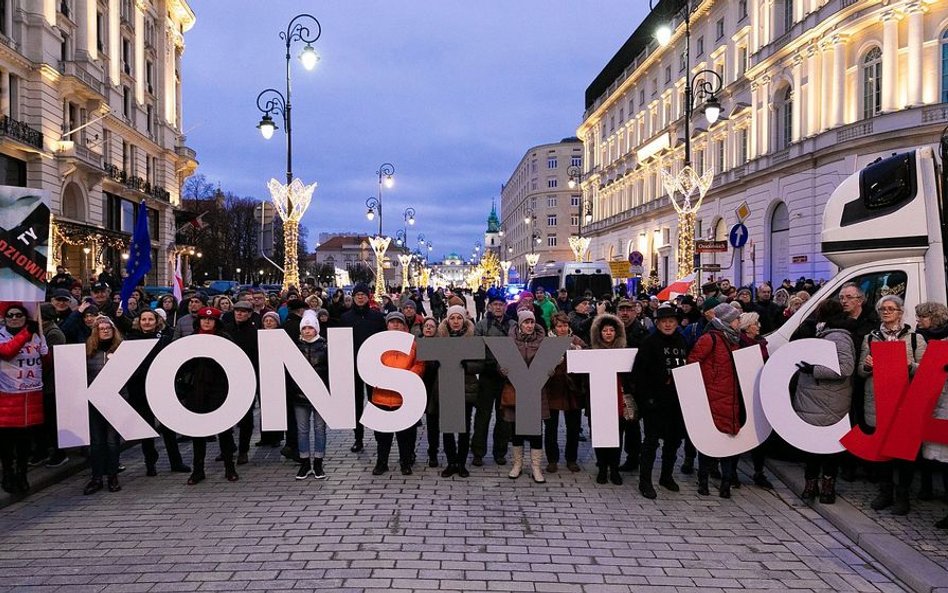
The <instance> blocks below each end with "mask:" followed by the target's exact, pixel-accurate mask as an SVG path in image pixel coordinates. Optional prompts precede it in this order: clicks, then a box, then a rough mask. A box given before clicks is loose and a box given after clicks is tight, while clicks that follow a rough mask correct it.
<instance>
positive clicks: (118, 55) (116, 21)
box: [109, 1, 122, 86]
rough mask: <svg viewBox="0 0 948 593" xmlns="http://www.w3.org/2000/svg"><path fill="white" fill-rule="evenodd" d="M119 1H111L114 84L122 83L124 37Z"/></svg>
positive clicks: (112, 77) (110, 49) (111, 60)
mask: <svg viewBox="0 0 948 593" xmlns="http://www.w3.org/2000/svg"><path fill="white" fill-rule="evenodd" d="M119 10H120V8H119V3H118V2H117V1H113V2H109V79H110V80H111V82H112V85H113V86H115V85H117V84H121V83H122V37H121V35H120V30H121V26H122V25H121V17H120V15H119Z"/></svg>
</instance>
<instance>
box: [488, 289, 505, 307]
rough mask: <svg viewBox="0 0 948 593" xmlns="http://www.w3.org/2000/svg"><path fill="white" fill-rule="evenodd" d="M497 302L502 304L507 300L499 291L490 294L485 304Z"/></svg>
mask: <svg viewBox="0 0 948 593" xmlns="http://www.w3.org/2000/svg"><path fill="white" fill-rule="evenodd" d="M498 301H499V302H501V303H504V304H506V303H507V299H506V298H504V295H503V293H501V292H500V291H497V292H495V293H493V294H491V295H490V296H489V297H488V298H487V302H488V303H496V302H498Z"/></svg>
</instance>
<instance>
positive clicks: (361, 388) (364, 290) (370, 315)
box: [339, 283, 385, 453]
mask: <svg viewBox="0 0 948 593" xmlns="http://www.w3.org/2000/svg"><path fill="white" fill-rule="evenodd" d="M339 327H348V328H352V345H353V348H354V350H355V352H358V351H359V348H361V347H362V344H364V343H365V341H366V340H368V339H369V338H370V337H371V336H373V335H375V334H377V333H379V332H383V331H385V316H383V315H382V313H381V312H380V311H379V310H378V309H377V308H373V307H371V306H370V294H369V287H368V285H366V284H363V283H359V284H357V285H356V286H355V288H354V289H353V290H352V306H351V307H350V308H349V309H348V310H346V311H345V312H344V313H342V314H341V315H340V317H339ZM353 374H354V380H355V405H356V406H355V407H356V418H361V417H362V410H363V408H364V407H365V395H366V389H365V382H363V381H362V378H361V377H360V376H359V373H353ZM353 432H354V435H355V443H353V445H352V446H351V447H349V450H350V451H352V452H353V453H359V452H361V451H362V450H363V449H364V446H365V445H364V441H363V439H364V436H365V428H364V427H363V426H362V423H361V422H356V426H355V429H354V431H353Z"/></svg>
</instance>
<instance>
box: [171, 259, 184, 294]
mask: <svg viewBox="0 0 948 593" xmlns="http://www.w3.org/2000/svg"><path fill="white" fill-rule="evenodd" d="M182 293H184V280H183V279H182V278H181V255H178V256H177V257H176V258H175V262H174V283H173V284H172V286H171V294H173V295H174V298H175V300H177V301H178V302H179V303H180V302H181V295H182Z"/></svg>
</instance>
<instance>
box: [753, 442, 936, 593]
mask: <svg viewBox="0 0 948 593" xmlns="http://www.w3.org/2000/svg"><path fill="white" fill-rule="evenodd" d="M768 466H769V467H770V469H771V470H772V471H773V472H774V474H775V475H776V476H777V477H778V478H779V479H780V480H781V481H782V482H783V483H785V484H786V485H787V486H789V487H790V489H791V490H792V491H793V492H794V493H796V494H797V495H798V496H799V493H800V492H802V491H803V482H804V480H803V467H802V464H796V463H790V462H784V461H773V460H771V461H769V462H768ZM935 481H936V482H938V483H936V484H935V495H936V499H935V500H932V501H928V502H924V501H920V500H918V499H917V498H916V497H915V495H916V493H917V491H918V486H917V484H916V485H915V488H913V490H912V510H911V512H910V513H909V514H908V515H907V516H905V517H898V516H895V515H893V514H892V513H891V512H889V511H887V510H886V511H874V510H872V509H871V508H870V507H869V503H870V501H871V500H872V498H873V497H874V496H875V494H876V492H877V486H876V484H871V483H869V482H867V481H855V482H844V481H842V480H840V481H839V482H838V483H837V491H838V493H839V496H838V497H837V500H836V503H835V504H832V505H824V504H820V503H819V502H814V503H813V504H812V505H810V507H811V508H812V509H813V510H814V511H816V512H817V513H818V514H819V515H820V516H821V517H822V518H823V519H825V520H826V521H828V522H829V523H830V524H831V525H833V526H834V527H836V528H837V529H839V530H840V531H842V532H843V533H845V534H846V535H847V536H848V537H849V538H850V539H852V540H853V541H854V542H856V543H857V544H859V546H860V547H862V548H863V549H865V550H866V551H868V552H869V553H870V554H872V555H873V557H874V558H876V560H878V561H879V562H881V563H882V565H883V566H885V567H886V568H887V569H888V570H890V571H892V573H893V574H894V575H895V576H897V577H898V578H899V579H901V580H902V581H903V582H904V583H906V584H907V585H909V586H910V587H911V588H912V590H914V591H917V592H920V593H922V592H924V593H929V592H931V593H948V531H946V530H943V529H936V528H935V527H934V523H935V522H936V521H938V520H939V519H941V518H942V517H944V516H945V514H946V513H948V504H945V501H946V497H948V494H946V493H945V491H944V490H943V488H942V484H941V483H940V480H938V479H936V480H935ZM916 482H917V480H916ZM797 501H798V504H799V505H800V506H805V505H806V503H804V502H803V501H802V500H801V499H799V498H798V499H797Z"/></svg>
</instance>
